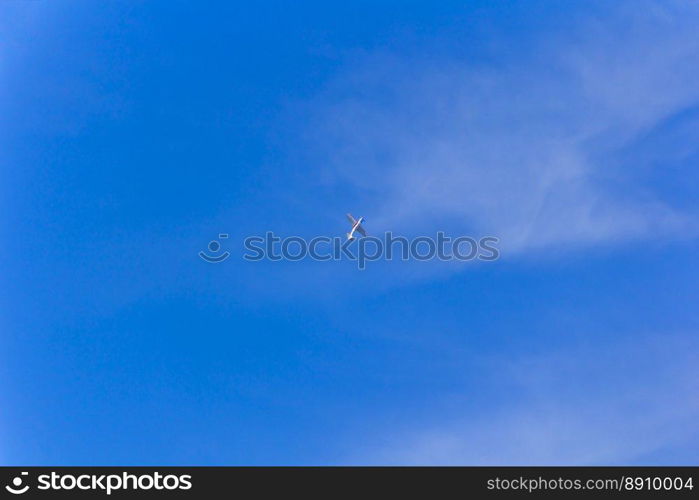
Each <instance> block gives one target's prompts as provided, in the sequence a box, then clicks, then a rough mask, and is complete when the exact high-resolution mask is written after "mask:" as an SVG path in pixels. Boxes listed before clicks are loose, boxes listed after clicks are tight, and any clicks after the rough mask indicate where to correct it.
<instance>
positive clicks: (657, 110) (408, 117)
mask: <svg viewBox="0 0 699 500" xmlns="http://www.w3.org/2000/svg"><path fill="white" fill-rule="evenodd" d="M648 7H649V8H648V9H638V5H637V4H634V5H633V8H631V7H630V6H629V7H627V8H620V9H619V10H618V13H617V16H616V18H613V19H612V20H610V21H605V22H602V21H594V20H592V19H588V20H585V21H581V22H580V25H579V26H578V27H577V30H575V31H574V32H573V33H571V34H568V35H565V36H561V35H555V36H558V37H561V39H560V40H554V39H551V38H548V39H546V40H545V42H546V43H544V44H541V43H537V42H536V41H532V42H531V44H530V46H527V47H523V48H521V49H519V50H520V53H519V57H517V60H516V61H514V62H513V61H509V62H507V63H503V62H493V63H491V64H487V65H483V64H482V63H479V64H476V63H473V62H469V61H455V60H431V59H429V58H427V57H424V58H422V59H421V60H419V61H417V60H416V57H415V55H414V54H412V55H411V56H410V57H401V56H400V55H392V54H389V53H377V54H374V55H370V56H366V57H365V58H363V60H361V62H359V63H357V64H356V65H355V66H353V67H352V68H351V69H348V70H347V72H346V73H345V74H343V75H341V76H340V77H339V78H338V79H337V81H336V82H335V83H334V84H332V85H330V86H329V87H328V89H327V91H326V93H325V94H324V96H323V97H322V98H321V99H319V100H318V101H315V102H314V103H313V104H314V105H316V106H318V107H319V108H321V109H322V110H323V111H322V112H318V113H317V114H316V118H317V121H316V122H315V123H316V127H315V129H314V132H313V134H312V139H311V141H312V144H311V146H312V147H313V148H314V149H315V151H316V152H318V153H319V154H320V155H321V158H322V159H323V161H324V163H326V164H327V165H328V167H327V168H326V170H325V171H324V179H326V181H327V182H329V183H331V184H332V183H339V184H343V185H349V186H351V187H352V189H354V190H356V193H357V195H358V196H359V198H360V199H362V200H364V201H366V203H367V204H370V203H371V202H369V201H367V200H371V199H380V200H383V201H382V202H380V203H379V204H377V206H376V207H375V208H376V212H377V213H376V214H375V215H374V216H373V217H372V224H373V225H374V227H380V226H385V227H389V228H392V229H394V230H400V229H403V228H412V229H415V230H417V229H425V230H426V229H429V228H434V227H443V226H444V225H445V224H452V225H454V227H458V228H461V229H464V230H476V231H481V232H486V233H488V234H496V235H498V236H500V237H501V238H502V241H503V248H506V249H507V252H508V253H510V254H512V253H517V252H525V251H530V250H534V249H537V248H542V247H550V246H573V247H579V246H589V245H599V244H613V243H617V242H621V241H628V240H635V239H644V238H648V237H650V236H654V235H670V236H680V235H683V234H690V235H693V234H695V233H696V229H697V227H696V222H695V221H696V218H695V214H692V213H686V212H684V211H682V210H679V209H677V208H676V207H673V206H672V204H671V203H668V202H667V201H664V200H662V199H659V198H656V197H653V196H652V195H651V196H649V195H648V193H647V192H645V191H644V190H642V189H640V187H639V186H638V183H637V179H636V178H635V172H634V170H635V166H634V165H628V164H623V163H619V162H618V161H616V160H614V158H615V155H616V154H617V152H618V151H619V150H620V149H622V148H624V147H627V146H628V145H629V144H630V143H633V142H634V141H637V140H638V138H639V137H640V136H642V135H643V134H645V133H648V131H650V130H653V129H654V128H655V127H659V126H662V124H663V122H664V121H665V120H667V119H669V118H670V117H672V116H673V115H675V114H677V113H679V112H681V111H682V110H684V109H686V108H688V107H691V106H693V105H695V104H696V103H697V102H698V101H699V87H697V86H696V81H697V79H698V78H699V70H697V69H696V68H699V39H698V38H697V37H696V32H695V26H696V22H697V21H698V20H699V15H698V14H699V12H698V11H697V9H696V8H693V7H687V8H685V9H679V8H677V9H675V8H665V7H662V6H660V4H656V3H649V4H648ZM622 21H623V23H622ZM551 36H554V35H551ZM551 47H555V49H551ZM376 96H381V99H377V98H376ZM320 144H322V146H319V145H320Z"/></svg>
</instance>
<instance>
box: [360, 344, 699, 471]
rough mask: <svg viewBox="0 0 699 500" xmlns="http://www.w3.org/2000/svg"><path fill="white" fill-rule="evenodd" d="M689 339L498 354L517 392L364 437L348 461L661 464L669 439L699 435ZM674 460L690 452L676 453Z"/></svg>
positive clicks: (678, 442) (679, 441) (677, 442)
mask: <svg viewBox="0 0 699 500" xmlns="http://www.w3.org/2000/svg"><path fill="white" fill-rule="evenodd" d="M690 339H691V337H689V336H664V337H663V338H658V337H656V338H655V340H652V341H651V340H649V338H648V337H645V338H641V339H630V340H628V341H624V342H618V343H614V344H610V345H607V346H604V347H601V348H595V349H591V348H589V347H588V348H581V347H580V346H577V347H578V349H575V350H574V351H573V350H570V351H568V350H565V351H560V352H558V353H555V354H551V353H549V354H546V355H542V356H539V357H536V356H534V357H528V358H527V357H521V358H518V359H516V360H514V361H510V362H504V360H498V362H497V363H496V366H497V368H496V370H497V371H498V372H500V375H499V377H500V385H501V387H502V388H503V389H504V390H507V391H508V392H510V393H512V392H513V391H512V389H513V388H514V389H515V391H514V393H516V394H517V395H518V396H517V398H516V399H515V400H513V401H511V402H509V403H503V404H501V406H500V407H499V408H497V410H492V411H488V412H484V413H479V414H476V415H475V416H473V417H470V418H469V417H465V418H460V417H459V416H458V415H452V416H451V417H441V418H437V419H436V421H433V422H432V423H431V424H429V425H423V426H421V427H420V426H417V427H418V428H413V429H408V430H404V431H403V432H402V433H401V432H399V433H393V434H391V436H392V437H391V438H390V439H389V440H388V442H386V441H384V445H383V446H381V447H378V448H373V449H372V448H371V447H370V446H368V445H365V447H364V448H363V449H361V450H359V451H358V452H357V455H356V456H354V457H352V458H351V459H350V461H351V462H354V461H356V462H366V461H369V462H371V463H382V464H475V465H488V464H491V465H498V464H521V465H526V464H537V465H542V464H551V465H563V464H565V465H594V464H598V465H599V464H629V463H658V461H659V460H661V458H659V456H658V455H657V453H658V452H659V451H662V450H663V449H665V448H666V447H674V448H677V447H678V446H680V447H681V446H682V445H683V444H686V443H690V442H696V441H697V440H699V425H697V422H699V402H697V400H696V398H695V397H693V395H694V394H696V391H697V389H699V371H698V370H697V368H696V367H697V361H699V359H698V358H697V354H696V352H697V350H696V341H691V340H690ZM486 413H487V415H486ZM368 442H371V441H368ZM697 458H698V456H696V455H695V456H694V457H693V460H696V459H697ZM663 460H664V461H668V457H665V459H663ZM672 460H673V459H672V458H670V460H669V461H672ZM674 460H675V463H686V461H687V460H689V459H688V458H687V457H682V456H679V455H674Z"/></svg>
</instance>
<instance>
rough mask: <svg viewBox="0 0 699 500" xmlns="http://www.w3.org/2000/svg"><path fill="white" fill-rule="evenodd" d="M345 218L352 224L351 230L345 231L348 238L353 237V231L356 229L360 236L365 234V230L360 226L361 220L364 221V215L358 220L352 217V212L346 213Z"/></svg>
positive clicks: (351, 238)
mask: <svg viewBox="0 0 699 500" xmlns="http://www.w3.org/2000/svg"><path fill="white" fill-rule="evenodd" d="M347 220H349V221H350V224H352V230H351V231H350V232H349V233H347V239H348V240H353V239H354V232H355V231H357V232H358V233H359V234H361V235H362V236H366V231H365V230H364V228H363V227H362V222H364V221H365V220H366V219H365V218H364V217H360V218H359V219H358V220H354V217H352V214H347Z"/></svg>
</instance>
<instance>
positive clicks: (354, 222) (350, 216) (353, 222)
mask: <svg viewBox="0 0 699 500" xmlns="http://www.w3.org/2000/svg"><path fill="white" fill-rule="evenodd" d="M347 220H349V221H350V224H352V225H353V226H354V225H355V224H356V223H357V221H356V220H354V217H352V214H347Z"/></svg>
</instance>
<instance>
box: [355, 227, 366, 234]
mask: <svg viewBox="0 0 699 500" xmlns="http://www.w3.org/2000/svg"><path fill="white" fill-rule="evenodd" d="M355 231H357V232H358V233H359V234H361V235H362V236H366V231H365V230H364V228H363V227H362V226H361V225H359V226H357V227H356V228H355Z"/></svg>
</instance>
